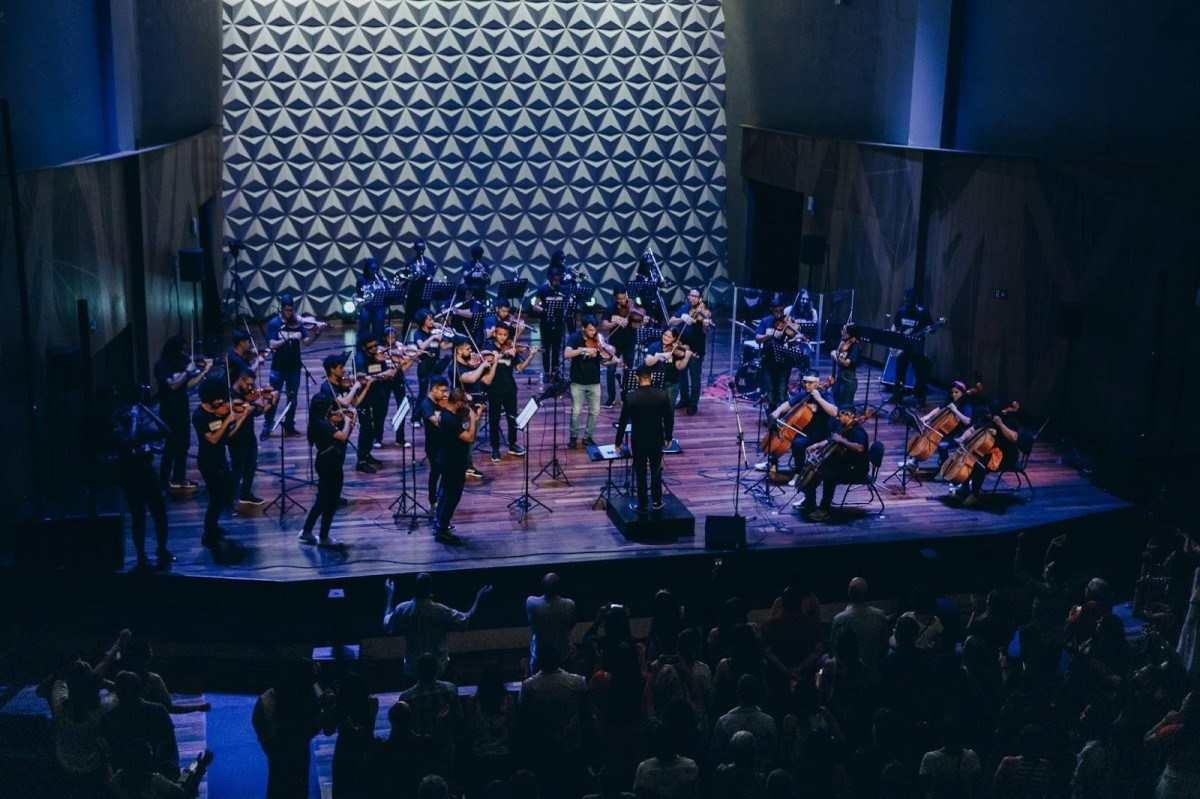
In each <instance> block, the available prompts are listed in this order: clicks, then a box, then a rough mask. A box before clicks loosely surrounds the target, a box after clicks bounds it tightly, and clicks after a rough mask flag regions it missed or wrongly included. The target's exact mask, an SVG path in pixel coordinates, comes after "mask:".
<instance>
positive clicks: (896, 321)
mask: <svg viewBox="0 0 1200 799" xmlns="http://www.w3.org/2000/svg"><path fill="white" fill-rule="evenodd" d="M932 324H933V316H932V315H931V314H930V313H929V309H927V308H926V307H925V306H924V305H921V304H920V303H919V302H917V291H916V289H905V291H904V302H903V303H901V305H900V307H899V308H897V309H896V313H894V314H892V330H894V331H895V332H897V333H903V334H905V335H914V334H920V333H921V332H922V331H924V330H926V328H928V327H929V326H930V325H932ZM909 363H912V368H913V376H914V378H915V381H914V383H913V394H915V395H916V398H917V404H918V405H921V406H924V405H925V397H926V395H927V391H928V389H927V385H926V384H927V383H928V381H929V367H930V363H929V359H928V358H927V357H925V354H924V353H923V352H922V351H921V348H920V347H917V348H916V350H910V349H902V350H901V351H900V354H899V355H898V356H897V357H896V385H895V387H894V388H893V389H892V401H893V402H897V401H899V399H900V398H901V397H902V396H903V395H904V380H905V376H906V375H907V374H908V365H909Z"/></svg>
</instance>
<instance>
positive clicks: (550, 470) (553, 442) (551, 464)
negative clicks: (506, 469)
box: [525, 394, 571, 505]
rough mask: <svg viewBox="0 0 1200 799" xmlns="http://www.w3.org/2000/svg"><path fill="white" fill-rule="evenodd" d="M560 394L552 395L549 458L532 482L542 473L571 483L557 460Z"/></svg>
mask: <svg viewBox="0 0 1200 799" xmlns="http://www.w3.org/2000/svg"><path fill="white" fill-rule="evenodd" d="M561 396H562V395H561V394H555V395H554V415H553V417H551V419H552V420H551V422H550V429H551V432H550V460H549V461H547V462H546V465H545V466H543V467H542V468H541V469H540V470H538V473H537V474H535V475H534V476H533V482H535V483H536V482H537V481H538V478H540V477H541V476H542V475H543V474H544V475H546V477H548V478H550V479H551V480H554V481H555V482H559V483H563V484H565V485H571V481H570V480H568V479H567V473H566V472H565V471H563V467H562V463H560V462H559V460H558V416H559V410H558V400H559V397H561ZM525 450H526V452H528V451H529V425H528V424H526V425H525ZM525 468H526V471H528V470H529V456H528V455H527V456H526V457H525ZM538 504H539V505H540V504H541V503H538Z"/></svg>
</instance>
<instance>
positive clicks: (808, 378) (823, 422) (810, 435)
mask: <svg viewBox="0 0 1200 799" xmlns="http://www.w3.org/2000/svg"><path fill="white" fill-rule="evenodd" d="M801 405H809V406H810V407H811V410H812V421H810V422H809V423H808V425H807V426H806V427H805V428H804V430H803V431H802V433H800V434H797V435H796V437H795V438H794V439H793V440H792V466H793V468H794V469H795V470H796V471H797V472H799V470H800V467H801V466H803V465H804V450H806V449H808V448H809V447H810V446H812V445H813V444H816V443H817V442H818V441H824V440H825V439H826V438H827V437H828V435H829V423H830V421H831V420H832V419H833V418H834V417H836V416H837V413H838V410H837V405H835V404H834V403H833V400H832V398H831V397H830V396H829V394H828V393H827V392H825V391H824V390H822V388H821V378H819V377H817V376H816V375H815V374H811V373H809V374H806V375H804V377H802V378H800V390H799V391H798V392H796V393H795V394H793V395H792V396H790V397H788V398H787V401H785V402H783V403H782V404H780V405H779V407H777V408H776V409H775V410H773V411H771V419H770V423H771V424H772V425H773V426H774V425H778V424H779V423H780V421H781V420H784V419H786V418H787V417H789V416H791V415H792V413H794V412H795V411H796V410H798V409H799V407H800V406H801ZM773 461H774V458H773V457H771V456H770V455H768V456H767V459H766V460H765V461H762V462H761V463H759V464H757V465H756V466H755V467H754V468H756V469H758V470H759V471H760V472H763V471H769V470H770V469H771V468H772V467H774V466H778V463H774V462H773ZM792 479H793V480H795V478H794V477H793V478H792Z"/></svg>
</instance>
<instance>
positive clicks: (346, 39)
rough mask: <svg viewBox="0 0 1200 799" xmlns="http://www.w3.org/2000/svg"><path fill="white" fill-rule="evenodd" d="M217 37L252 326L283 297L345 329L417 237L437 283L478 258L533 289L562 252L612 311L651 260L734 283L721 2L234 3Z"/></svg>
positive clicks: (688, 275)
mask: <svg viewBox="0 0 1200 799" xmlns="http://www.w3.org/2000/svg"><path fill="white" fill-rule="evenodd" d="M224 23H225V24H224V100H225V103H224V125H225V174H224V190H225V219H226V225H227V233H228V234H229V235H230V236H232V237H235V238H238V239H241V240H243V241H244V242H245V244H246V245H247V247H248V251H249V254H250V255H249V261H250V265H251V266H252V267H253V268H251V269H247V270H245V273H244V275H243V282H244V284H245V288H246V293H247V295H248V298H249V300H250V303H251V307H252V309H253V310H254V311H255V313H256V314H265V313H268V312H269V311H270V310H271V309H272V306H273V297H274V295H276V294H277V293H279V292H281V291H285V290H286V291H292V292H298V293H299V294H301V295H302V296H303V297H304V298H306V300H307V302H306V303H305V304H304V306H303V309H304V310H305V311H315V312H317V313H320V314H330V313H333V312H335V311H336V310H337V309H338V307H339V306H340V303H341V301H342V300H344V299H346V298H348V297H350V296H351V295H352V294H353V290H354V289H353V287H354V280H355V272H356V271H357V270H356V267H357V265H358V264H359V263H360V262H361V261H362V260H363V259H364V258H365V257H366V256H368V255H373V256H375V257H376V258H378V259H379V261H380V263H381V264H383V265H384V268H385V270H389V269H391V268H394V267H395V266H396V265H398V264H399V263H401V262H402V261H403V260H405V259H406V257H407V256H408V250H407V246H406V245H407V242H408V240H409V238H410V236H412V235H420V236H423V237H424V238H425V240H426V241H427V243H428V246H429V253H428V254H429V255H430V256H431V257H432V258H433V260H434V261H436V262H437V263H439V264H440V265H441V266H442V274H441V275H439V276H440V277H441V276H445V277H447V278H453V277H455V276H457V274H458V271H459V268H460V264H461V262H462V260H463V259H464V258H465V257H466V255H467V252H468V251H469V249H470V247H471V245H473V244H476V243H482V244H483V246H484V247H485V249H486V251H487V255H488V259H489V260H490V261H492V262H494V263H496V264H498V265H500V266H501V269H502V272H498V273H497V274H496V275H495V277H496V279H500V278H501V277H514V276H524V277H527V278H529V279H530V280H531V281H533V282H535V283H537V282H540V281H541V280H542V279H543V278H544V273H545V268H546V264H547V261H548V260H549V254H550V252H551V251H553V250H554V249H557V248H562V249H563V250H564V251H565V252H566V253H567V255H568V259H569V262H570V263H573V264H581V265H583V266H585V267H586V268H587V271H588V273H589V275H590V277H591V279H592V280H593V281H594V282H595V283H596V284H597V286H598V287H599V288H600V289H601V291H600V292H599V296H598V299H601V300H604V301H607V299H608V293H609V292H610V291H611V289H612V287H613V286H615V285H618V284H620V283H623V282H624V281H625V280H627V279H628V278H629V276H630V273H631V271H632V266H633V263H634V262H635V261H636V258H637V255H638V254H639V253H640V252H641V251H642V250H643V249H644V248H645V247H646V245H647V244H648V243H652V244H653V246H654V249H655V252H656V254H657V255H658V257H659V259H660V263H661V264H662V266H663V271H664V273H665V274H666V276H667V278H668V279H669V280H673V281H676V282H678V283H680V284H684V285H688V286H691V285H696V284H700V285H703V284H705V283H708V282H709V281H710V280H712V279H713V278H714V277H721V276H724V275H725V251H726V250H725V240H726V223H725V166H724V158H725V111H724V103H725V97H724V92H725V68H724V63H723V51H724V18H723V16H722V12H721V4H720V0H637V1H635V0H627V1H625V2H620V1H618V0H612V1H611V2H584V1H577V0H540V1H537V2H534V1H532V0H508V1H507V2H506V1H504V0H300V1H297V0H291V1H287V2H285V0H225V3H224ZM245 263H246V256H243V264H245ZM676 296H678V292H676Z"/></svg>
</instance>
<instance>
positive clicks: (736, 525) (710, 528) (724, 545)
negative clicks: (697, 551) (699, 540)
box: [704, 516, 746, 549]
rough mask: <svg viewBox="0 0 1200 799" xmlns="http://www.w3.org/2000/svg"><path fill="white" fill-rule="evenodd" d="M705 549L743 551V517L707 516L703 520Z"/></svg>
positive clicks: (744, 528)
mask: <svg viewBox="0 0 1200 799" xmlns="http://www.w3.org/2000/svg"><path fill="white" fill-rule="evenodd" d="M704 548H705V549H745V548H746V517H745V516H708V517H706V518H705V519H704Z"/></svg>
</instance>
